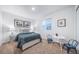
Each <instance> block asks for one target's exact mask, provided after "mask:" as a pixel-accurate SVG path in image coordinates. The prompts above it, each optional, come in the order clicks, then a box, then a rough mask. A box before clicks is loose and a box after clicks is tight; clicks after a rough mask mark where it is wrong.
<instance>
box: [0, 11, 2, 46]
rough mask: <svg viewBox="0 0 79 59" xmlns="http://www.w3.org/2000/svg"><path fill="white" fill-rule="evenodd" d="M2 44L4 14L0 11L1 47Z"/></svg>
mask: <svg viewBox="0 0 79 59" xmlns="http://www.w3.org/2000/svg"><path fill="white" fill-rule="evenodd" d="M1 44H2V13H1V11H0V45H1Z"/></svg>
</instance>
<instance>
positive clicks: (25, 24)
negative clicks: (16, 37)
mask: <svg viewBox="0 0 79 59" xmlns="http://www.w3.org/2000/svg"><path fill="white" fill-rule="evenodd" d="M14 26H15V27H21V28H22V27H23V28H30V26H31V22H30V21H22V20H18V19H14Z"/></svg>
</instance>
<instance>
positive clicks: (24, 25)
mask: <svg viewBox="0 0 79 59" xmlns="http://www.w3.org/2000/svg"><path fill="white" fill-rule="evenodd" d="M30 26H31V22H29V21H23V27H27V28H30Z"/></svg>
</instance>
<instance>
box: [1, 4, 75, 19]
mask: <svg viewBox="0 0 79 59" xmlns="http://www.w3.org/2000/svg"><path fill="white" fill-rule="evenodd" d="M72 6H74V5H17V6H16V5H9V6H8V5H7V6H0V8H2V9H5V8H6V9H8V11H10V9H12V10H13V9H14V11H16V10H17V9H18V10H20V12H21V13H22V14H23V13H26V14H28V15H29V16H31V17H32V16H33V17H34V19H35V18H36V19H37V18H40V17H43V16H45V15H47V14H49V13H53V12H57V11H58V10H62V9H65V8H68V7H72ZM32 7H34V8H35V11H32Z"/></svg>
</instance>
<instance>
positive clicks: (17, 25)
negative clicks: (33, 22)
mask: <svg viewBox="0 0 79 59" xmlns="http://www.w3.org/2000/svg"><path fill="white" fill-rule="evenodd" d="M14 26H15V27H22V26H23V21H21V20H18V19H14Z"/></svg>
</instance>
